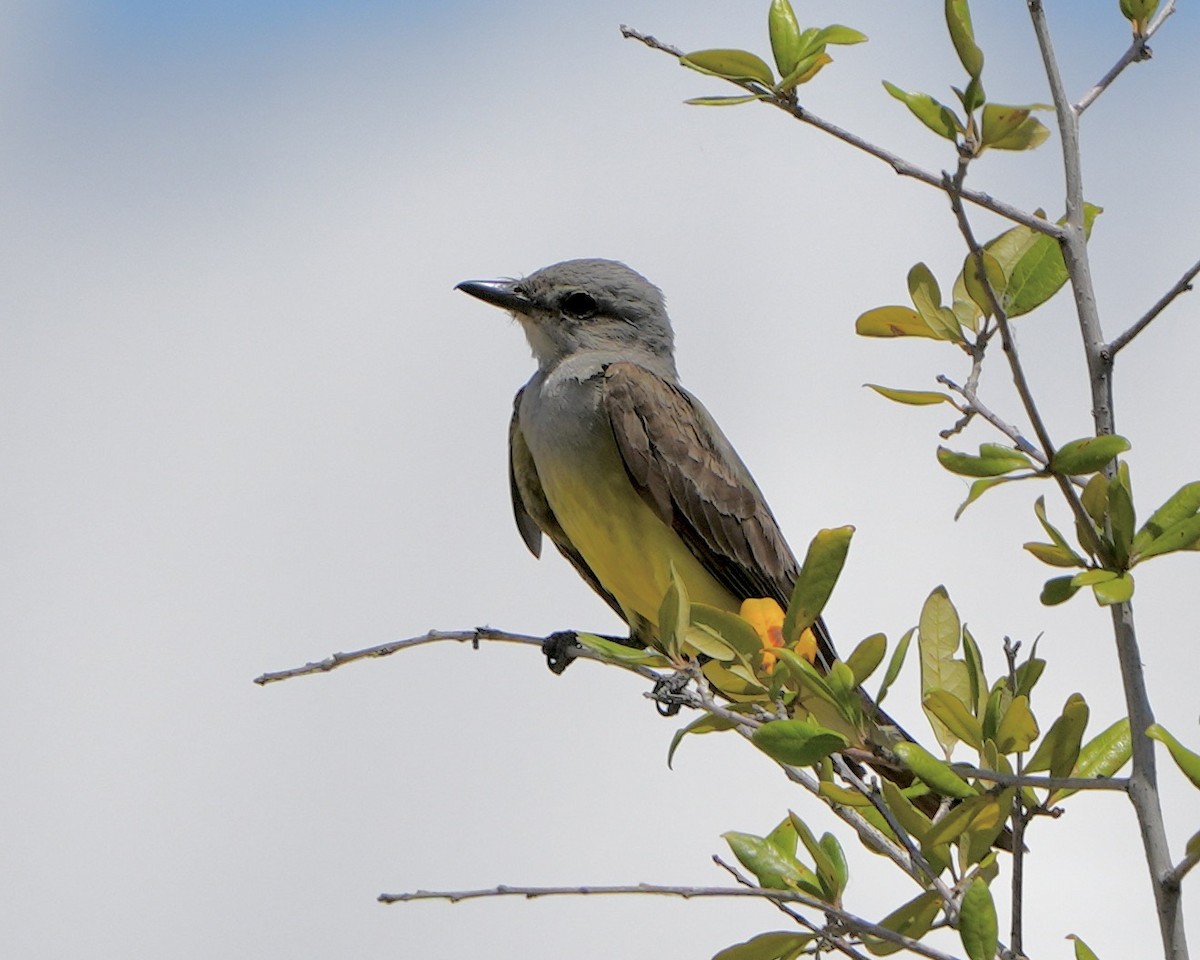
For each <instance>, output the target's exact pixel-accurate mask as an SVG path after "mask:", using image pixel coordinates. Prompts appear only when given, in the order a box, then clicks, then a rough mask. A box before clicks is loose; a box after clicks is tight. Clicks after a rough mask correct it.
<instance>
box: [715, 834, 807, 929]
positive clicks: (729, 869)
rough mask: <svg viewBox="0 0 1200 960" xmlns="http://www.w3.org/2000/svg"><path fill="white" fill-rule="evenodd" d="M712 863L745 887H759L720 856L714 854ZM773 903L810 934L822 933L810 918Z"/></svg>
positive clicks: (774, 901)
mask: <svg viewBox="0 0 1200 960" xmlns="http://www.w3.org/2000/svg"><path fill="white" fill-rule="evenodd" d="M712 861H713V863H715V864H716V865H717V866H718V867H720V868H721V869H722V870H724V871H725V872H726V873H728V874H729V875H730V876H731V877H733V879H734V880H736V881H737V882H738V883H739V884H741V885H742V886H743V887H757V886H758V884H757V883H755V882H754V881H753V880H751V879H750V878H749V877H747V876H746V875H745V874H743V873H742V872H741V871H740V870H739V869H738V868H737V867H735V866H733V864H731V863H727V862H726V861H725V860H722V859H721V857H720V855H719V854H716V853H714V854H713V856H712ZM771 902H772V903H774V904H775V906H776V908H777V909H778V910H779V911H780V912H781V913H783V914H785V915H787V916H788V917H790V918H791V919H792V920H794V921H795V922H796V923H798V924H799V925H800V926H802V927H804V929H806V930H808V931H809V932H810V933H815V934H820V933H821V928H820V927H818V926H817V925H816V924H815V923H813V922H812V921H811V920H809V919H808V917H806V916H805V915H804V914H802V913H801V912H800V911H799V910H793V909H792V908H791V907H789V906H788V905H787V904H786V903H781V902H780V901H779V900H772V901H771Z"/></svg>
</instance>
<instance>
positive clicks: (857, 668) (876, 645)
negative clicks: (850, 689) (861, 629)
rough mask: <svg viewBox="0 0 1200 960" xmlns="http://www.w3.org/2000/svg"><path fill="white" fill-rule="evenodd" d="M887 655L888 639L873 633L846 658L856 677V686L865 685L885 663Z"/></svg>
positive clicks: (880, 634) (847, 664)
mask: <svg viewBox="0 0 1200 960" xmlns="http://www.w3.org/2000/svg"><path fill="white" fill-rule="evenodd" d="M885 653H887V637H885V636H884V635H883V634H882V633H873V634H871V635H870V636H869V637H867V638H866V639H865V640H863V641H862V642H861V643H859V645H858V646H857V647H855V648H854V650H853V651H851V653H850V656H848V657H847V658H846V666H847V667H849V668H850V672H851V674H853V676H854V684H853V685H854V686H856V687H857V686H860V685H861V684H863V683H865V682H866V680H867V678H868V677H870V676H871V674H873V673H874V672H875V670H876V669H877V668H878V667H879V664H880V663H882V662H883V655H884V654H885Z"/></svg>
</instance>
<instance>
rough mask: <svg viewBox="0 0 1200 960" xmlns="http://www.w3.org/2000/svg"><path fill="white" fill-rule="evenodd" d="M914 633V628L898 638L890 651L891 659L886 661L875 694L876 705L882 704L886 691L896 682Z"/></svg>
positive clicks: (915, 629)
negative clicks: (881, 679)
mask: <svg viewBox="0 0 1200 960" xmlns="http://www.w3.org/2000/svg"><path fill="white" fill-rule="evenodd" d="M916 631H917V628H916V627H913V628H912V629H910V630H908V631H907V632H906V633H905V634H904V636H902V637H901V638H900V642H899V643H898V644H896V649H895V650H893V651H892V659H891V660H889V661H888V666H887V670H886V671H885V672H884V674H883V682H882V683H880V684H879V692H878V693H877V694H875V703H876V704H880V703H883V698H884V697H886V696H887V692H888V690H889V689H890V688H891V686H892V684H893V683H895V682H896V678H897V677H899V676H900V670H901V668H902V667H903V666H904V658H905V657H907V656H908V645H909V643H910V642H911V641H912V638H913V634H914V633H916Z"/></svg>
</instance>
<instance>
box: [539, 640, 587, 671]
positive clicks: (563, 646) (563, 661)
mask: <svg viewBox="0 0 1200 960" xmlns="http://www.w3.org/2000/svg"><path fill="white" fill-rule="evenodd" d="M582 649H583V648H582V647H581V646H580V645H579V637H578V636H577V635H576V633H575V631H574V630H559V631H557V632H556V633H552V634H550V636H548V637H547V638H546V639H545V640H543V641H542V653H543V654H545V657H546V666H548V667H549V668H550V672H551V673H554V674H560V673H562V672H563V671H564V670H566V669H567V667H569V666H570V665H571V661H572V660H574V659H575V658H576V657H577V656H579V651H580V650H582Z"/></svg>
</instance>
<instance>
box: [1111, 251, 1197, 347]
mask: <svg viewBox="0 0 1200 960" xmlns="http://www.w3.org/2000/svg"><path fill="white" fill-rule="evenodd" d="M1198 273H1200V260H1197V261H1196V262H1195V263H1193V264H1192V265H1191V266H1190V267H1189V268H1188V269H1187V272H1185V273H1184V275H1183V276H1182V277H1180V278H1179V280H1178V281H1177V282H1176V284H1175V286H1173V287H1172V288H1171V289H1170V290H1168V291H1167V292H1166V293H1164V294H1163V295H1162V296H1161V297H1160V298H1159V300H1158V302H1157V303H1156V304H1155V305H1154V306H1152V307H1151V308H1150V309H1149V310H1147V311H1146V314H1145V316H1143V317H1142V318H1141V319H1140V320H1138V322H1137V323H1135V324H1134V325H1133V326H1132V327H1130V328H1129V329H1128V330H1126V331H1125V332H1124V333H1123V334H1121V335H1120V336H1119V337H1117V338H1116V339H1114V340H1113V341H1112V343H1110V344H1109V345H1108V346H1107V347H1105V352H1106V353H1107V355H1108V362H1109V363H1112V360H1113V358H1114V357H1116V355H1117V354H1118V353H1119V352H1120V351H1121V350H1122V349H1123V348H1124V347H1126V346H1127V345H1128V344H1129V341H1131V340H1132V339H1133V338H1134V337H1136V336H1137V335H1138V334H1139V333H1141V332H1142V331H1143V330H1145V329H1146V327H1148V326H1150V323H1151V322H1152V321H1153V320H1154V318H1155V317H1157V316H1158V315H1159V314H1160V313H1162V312H1163V311H1164V310H1165V309H1166V308H1167V307H1168V306H1170V304H1171V302H1172V301H1173V300H1174V299H1175V298H1176V297H1178V296H1180V295H1181V294H1184V293H1189V292H1190V291H1191V290H1192V281H1193V280H1195V279H1196V274H1198Z"/></svg>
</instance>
